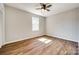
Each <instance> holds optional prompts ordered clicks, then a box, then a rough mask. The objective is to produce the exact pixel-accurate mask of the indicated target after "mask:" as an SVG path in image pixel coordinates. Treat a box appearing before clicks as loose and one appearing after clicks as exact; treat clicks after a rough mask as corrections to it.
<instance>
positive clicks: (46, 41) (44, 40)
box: [38, 38, 52, 44]
mask: <svg viewBox="0 0 79 59" xmlns="http://www.w3.org/2000/svg"><path fill="white" fill-rule="evenodd" d="M38 40H39V41H41V42H43V43H45V44H47V43H50V42H51V41H52V40H49V39H46V38H40V39H38Z"/></svg>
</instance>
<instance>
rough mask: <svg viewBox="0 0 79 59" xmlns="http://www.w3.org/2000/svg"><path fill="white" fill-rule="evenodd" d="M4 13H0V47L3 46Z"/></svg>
mask: <svg viewBox="0 0 79 59" xmlns="http://www.w3.org/2000/svg"><path fill="white" fill-rule="evenodd" d="M2 16H3V14H2V12H1V11H0V47H1V45H2Z"/></svg>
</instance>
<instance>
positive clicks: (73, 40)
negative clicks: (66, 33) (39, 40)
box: [46, 34, 78, 42]
mask: <svg viewBox="0 0 79 59" xmlns="http://www.w3.org/2000/svg"><path fill="white" fill-rule="evenodd" d="M46 35H48V36H51V37H56V38H60V39H63V40H69V39H66V38H61V37H58V36H53V35H49V34H46ZM69 41H73V42H78V41H75V40H71V39H70V40H69Z"/></svg>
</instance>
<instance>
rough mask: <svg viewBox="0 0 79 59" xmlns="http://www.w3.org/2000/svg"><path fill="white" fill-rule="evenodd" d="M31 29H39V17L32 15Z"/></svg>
mask: <svg viewBox="0 0 79 59" xmlns="http://www.w3.org/2000/svg"><path fill="white" fill-rule="evenodd" d="M32 31H39V17H37V16H33V17H32Z"/></svg>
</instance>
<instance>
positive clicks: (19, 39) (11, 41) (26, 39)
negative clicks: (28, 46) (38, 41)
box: [3, 35, 43, 45]
mask: <svg viewBox="0 0 79 59" xmlns="http://www.w3.org/2000/svg"><path fill="white" fill-rule="evenodd" d="M39 36H43V35H39ZM39 36H34V37H39ZM34 37H29V38H23V39H19V40H14V41H9V42H6V43H5V44H3V45H6V44H10V43H14V42H18V41H22V40H28V39H30V38H34Z"/></svg>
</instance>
